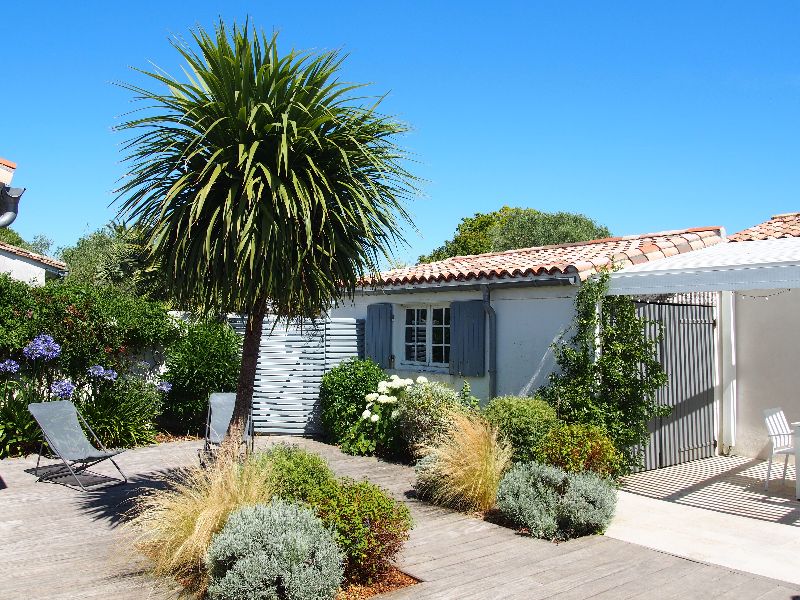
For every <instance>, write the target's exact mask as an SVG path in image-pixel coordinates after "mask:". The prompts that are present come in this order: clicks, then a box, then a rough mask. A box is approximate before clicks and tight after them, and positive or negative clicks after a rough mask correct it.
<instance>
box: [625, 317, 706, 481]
mask: <svg viewBox="0 0 800 600" xmlns="http://www.w3.org/2000/svg"><path fill="white" fill-rule="evenodd" d="M636 309H637V313H638V315H639V316H640V317H644V318H646V319H648V320H649V321H651V322H652V323H653V325H652V326H651V327H650V331H649V335H650V336H656V335H657V332H658V329H659V327H658V325H657V324H660V325H661V329H662V332H663V337H662V339H661V342H660V343H659V348H658V353H659V360H660V361H661V364H662V366H663V367H664V370H665V371H666V372H667V377H668V378H669V379H668V382H667V384H666V385H665V386H664V387H663V388H661V389H660V390H659V391H658V394H657V399H658V402H659V403H660V404H663V405H666V406H670V407H672V412H671V413H670V414H669V416H666V417H660V418H657V419H655V420H654V421H653V422H652V423H651V424H650V442H649V444H648V445H647V448H645V453H644V470H650V469H658V468H661V467H669V466H671V465H677V464H681V463H684V462H688V461H690V460H697V459H700V458H708V457H710V456H713V455H714V449H715V448H716V439H715V437H716V435H715V433H716V428H715V423H714V326H715V322H714V308H713V307H711V306H697V305H682V304H643V303H637V305H636Z"/></svg>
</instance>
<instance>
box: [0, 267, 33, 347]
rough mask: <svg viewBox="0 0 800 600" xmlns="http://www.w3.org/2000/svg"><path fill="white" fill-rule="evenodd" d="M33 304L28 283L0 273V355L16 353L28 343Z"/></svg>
mask: <svg viewBox="0 0 800 600" xmlns="http://www.w3.org/2000/svg"><path fill="white" fill-rule="evenodd" d="M34 306H35V305H34V298H33V293H32V289H31V287H30V286H29V285H27V284H25V283H23V282H21V281H16V280H15V279H11V277H10V276H8V275H7V274H6V273H0V357H2V358H5V357H7V356H14V355H16V354H17V353H18V352H19V351H20V350H21V349H22V347H23V346H24V345H25V344H27V343H28V340H29V339H30V338H31V335H30V331H31V329H32V326H31V325H30V321H31V319H32V318H33V310H34Z"/></svg>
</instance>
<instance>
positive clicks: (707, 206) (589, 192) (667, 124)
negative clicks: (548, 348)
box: [0, 0, 800, 260]
mask: <svg viewBox="0 0 800 600" xmlns="http://www.w3.org/2000/svg"><path fill="white" fill-rule="evenodd" d="M3 13H4V27H3V31H2V36H3V42H2V53H3V58H4V60H3V84H4V85H3V88H4V89H3V91H2V93H0V156H2V157H4V158H8V159H10V160H13V161H16V162H17V163H19V168H18V170H17V174H16V176H15V179H14V184H15V185H19V186H23V187H26V188H28V191H27V192H26V193H25V196H24V197H23V201H22V208H21V212H20V217H19V218H18V219H17V222H16V223H15V224H14V227H15V228H16V229H17V230H18V231H19V232H20V233H21V234H22V235H23V236H24V237H28V238H30V237H32V236H33V235H35V234H38V233H44V234H46V235H47V236H49V237H51V238H53V239H54V240H55V245H56V246H63V245H67V244H71V243H73V242H74V241H75V240H76V239H77V238H78V237H79V236H81V235H82V234H84V233H87V232H88V231H91V230H93V229H96V228H98V227H100V226H102V225H103V224H104V223H106V222H107V221H108V220H109V219H111V218H112V217H113V216H114V215H115V209H114V207H109V206H108V205H109V203H110V202H111V201H112V200H113V198H114V196H113V193H112V190H113V189H114V187H115V183H116V180H117V179H118V178H119V177H120V175H121V174H122V173H123V172H124V169H123V166H122V165H121V164H120V162H119V159H120V151H119V150H120V149H119V144H120V142H121V141H122V138H121V136H120V135H119V134H115V133H113V132H112V131H111V127H112V126H113V125H114V124H115V123H117V122H118V120H119V116H120V115H122V114H124V113H125V112H126V111H127V110H129V109H130V108H131V103H130V96H129V94H128V93H127V92H125V91H123V90H121V89H119V88H116V87H115V86H114V85H113V84H112V82H114V81H120V80H126V81H138V79H137V76H136V75H135V74H134V73H133V72H132V71H131V70H130V67H131V66H139V67H147V66H148V61H152V62H154V63H156V64H157V65H159V66H161V67H164V68H166V69H168V70H170V71H173V72H176V71H177V70H178V66H179V61H178V59H177V57H176V54H175V52H174V51H173V50H172V49H171V47H170V46H169V44H168V37H169V36H170V35H171V34H178V35H186V34H187V32H188V30H189V29H190V28H191V27H193V26H195V25H198V24H199V25H202V26H205V27H213V24H214V22H215V21H216V19H217V18H218V17H219V16H221V17H222V18H224V19H225V20H226V21H231V20H233V19H240V20H241V19H243V18H244V17H245V16H247V15H250V18H251V20H252V22H253V23H255V24H256V25H257V26H258V27H259V28H263V29H266V30H270V31H271V30H273V29H275V30H278V31H280V33H281V36H280V40H281V43H282V45H283V46H284V47H285V48H287V49H288V48H289V47H292V46H294V47H296V48H302V49H309V48H316V49H330V48H342V49H344V50H345V51H347V52H349V53H350V58H349V59H348V61H347V62H346V63H345V70H344V76H345V77H346V78H347V79H349V80H352V81H369V82H373V83H374V85H373V87H372V89H373V91H374V93H376V94H377V93H385V92H389V97H388V99H387V100H386V102H385V109H386V110H387V111H389V112H391V113H393V114H396V115H397V116H399V117H400V118H401V119H403V120H404V121H407V122H408V123H410V124H411V125H412V127H413V131H412V133H410V134H409V135H408V136H406V137H404V138H403V140H402V143H403V145H404V146H405V147H406V148H407V149H408V150H410V151H411V152H413V153H414V154H415V156H416V157H417V161H418V162H417V163H415V164H414V165H413V170H414V171H415V173H416V174H417V175H419V176H420V177H422V178H423V179H425V184H424V187H423V191H424V195H423V196H422V197H420V198H419V199H418V200H416V201H415V202H414V203H413V204H412V205H411V207H410V208H411V211H412V212H413V214H414V221H415V224H416V226H417V228H418V229H419V234H416V233H414V232H413V231H409V232H408V235H407V237H408V241H409V244H410V247H409V248H406V249H402V250H401V251H400V252H399V257H400V258H401V259H404V260H414V259H415V258H416V256H417V255H419V254H420V253H422V252H427V251H429V250H430V249H431V248H433V247H435V246H437V245H439V244H440V243H441V242H442V241H443V240H444V239H446V238H448V237H450V236H451V234H452V232H453V230H454V229H455V226H456V224H457V223H458V221H459V220H460V218H461V217H463V216H467V215H471V214H473V213H474V212H476V211H481V212H486V211H490V210H494V209H496V208H499V207H500V206H502V205H504V204H508V205H511V206H529V207H533V208H537V209H540V210H547V211H555V210H568V211H576V212H582V213H585V214H587V215H589V216H591V217H593V218H594V219H596V220H598V221H600V222H602V223H604V224H606V225H607V226H608V227H609V228H610V229H611V230H612V232H613V233H614V234H617V235H626V234H634V233H642V232H648V231H660V230H665V229H674V228H683V227H694V226H701V225H723V226H725V227H726V229H727V230H728V231H729V232H734V231H737V230H739V229H742V228H744V227H747V226H749V225H752V224H755V223H758V222H761V221H763V220H766V219H767V218H768V217H769V216H770V215H772V214H775V213H780V212H790V211H796V210H800V201H798V190H800V169H798V159H800V52H799V50H800V37H798V35H797V32H798V31H799V30H800V4H797V3H796V2H790V1H786V2H734V1H726V2H722V1H717V2H701V1H692V2H677V1H671V2H667V1H658V2H656V1H654V2H620V1H615V2H604V3H602V2H596V1H587V2H561V1H552V2H498V3H487V2H472V1H466V0H462V1H461V2H422V1H413V0H407V1H404V2H394V1H379V2H375V1H373V2H347V1H346V0H342V1H339V2H330V1H328V2H311V1H307V2H302V3H297V2H295V3H287V2H269V1H261V2H252V3H245V2H240V3H237V2H232V1H230V2H224V3H223V2H205V1H202V0H197V1H194V2H192V3H191V4H190V3H181V2H168V1H163V0H162V1H161V2H152V1H139V2H135V3H127V2H126V3H109V2H80V3H61V2H58V3H57V2H51V3H47V2H45V3H28V2H12V3H7V4H6V5H4V7H3Z"/></svg>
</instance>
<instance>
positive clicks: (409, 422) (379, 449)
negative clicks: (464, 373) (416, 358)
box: [342, 375, 464, 460]
mask: <svg viewBox="0 0 800 600" xmlns="http://www.w3.org/2000/svg"><path fill="white" fill-rule="evenodd" d="M463 409H464V403H463V402H462V401H461V396H460V395H459V394H457V393H456V392H455V391H454V390H453V389H452V388H451V387H449V386H447V385H445V384H443V383H436V382H429V381H428V379H427V377H425V376H423V375H420V376H419V377H417V378H416V379H410V378H406V379H404V378H402V377H399V376H398V375H392V376H391V377H389V379H386V380H383V381H380V382H378V385H377V386H376V390H375V391H374V392H370V393H368V394H366V395H365V396H364V410H363V411H362V412H361V416H360V418H359V419H358V421H357V422H356V423H354V424H353V425H352V426H351V428H350V431H349V433H348V436H347V437H346V439H345V441H344V442H343V443H342V450H344V451H345V452H349V453H350V454H361V455H373V454H377V455H379V456H383V457H386V458H394V459H400V460H412V459H414V458H416V456H417V449H418V448H419V447H420V446H421V445H424V444H429V443H431V442H433V441H435V439H436V438H437V437H438V436H439V435H441V434H442V433H443V432H444V431H446V430H447V428H448V426H449V424H450V420H449V415H450V414H452V412H453V411H455V410H463Z"/></svg>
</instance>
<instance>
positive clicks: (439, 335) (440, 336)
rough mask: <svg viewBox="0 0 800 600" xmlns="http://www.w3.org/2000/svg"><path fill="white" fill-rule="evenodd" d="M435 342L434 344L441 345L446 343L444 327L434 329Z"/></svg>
mask: <svg viewBox="0 0 800 600" xmlns="http://www.w3.org/2000/svg"><path fill="white" fill-rule="evenodd" d="M432 333H433V340H432V342H433V343H434V344H441V343H443V341H444V329H443V328H442V327H434V328H433V332H432Z"/></svg>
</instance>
